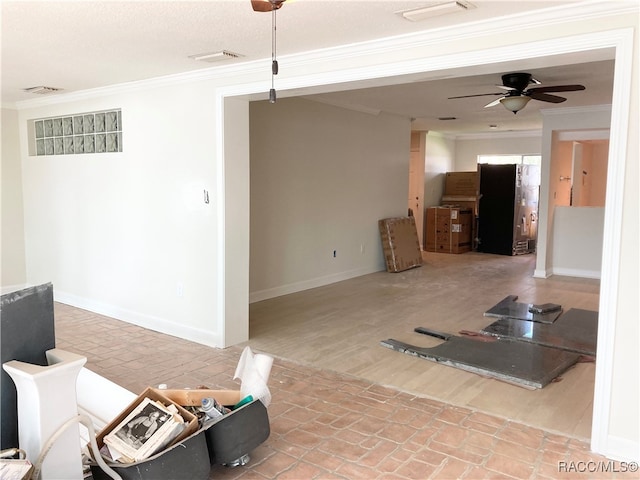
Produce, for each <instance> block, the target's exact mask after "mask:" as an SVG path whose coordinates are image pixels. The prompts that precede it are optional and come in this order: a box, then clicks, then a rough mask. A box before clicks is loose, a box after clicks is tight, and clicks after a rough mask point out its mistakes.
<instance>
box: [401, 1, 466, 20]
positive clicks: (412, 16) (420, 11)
mask: <svg viewBox="0 0 640 480" xmlns="http://www.w3.org/2000/svg"><path fill="white" fill-rule="evenodd" d="M474 8H476V6H475V5H473V4H472V3H469V2H467V1H464V0H458V1H453V2H441V3H434V4H431V5H427V6H426V7H421V8H414V9H412V10H405V11H401V12H396V13H398V14H399V15H401V16H402V17H404V18H405V19H407V20H409V21H411V22H420V21H422V20H427V19H429V18H433V17H438V16H440V15H446V14H448V13H457V12H461V11H465V10H471V9H474Z"/></svg>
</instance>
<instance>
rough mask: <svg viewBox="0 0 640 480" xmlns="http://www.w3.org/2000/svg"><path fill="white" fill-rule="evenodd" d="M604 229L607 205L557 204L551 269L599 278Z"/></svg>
mask: <svg viewBox="0 0 640 480" xmlns="http://www.w3.org/2000/svg"><path fill="white" fill-rule="evenodd" d="M603 232H604V207H556V208H555V215H554V216H553V237H552V241H551V251H552V273H553V274H554V275H567V276H571V277H585V278H600V271H601V263H602V234H603Z"/></svg>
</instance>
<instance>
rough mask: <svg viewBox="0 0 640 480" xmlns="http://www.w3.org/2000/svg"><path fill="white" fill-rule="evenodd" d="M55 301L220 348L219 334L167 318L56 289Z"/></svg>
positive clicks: (54, 292) (54, 293)
mask: <svg viewBox="0 0 640 480" xmlns="http://www.w3.org/2000/svg"><path fill="white" fill-rule="evenodd" d="M53 299H54V301H56V302H59V303H64V304H65V305H70V306H72V307H77V308H82V309H83V310H88V311H90V312H93V313H97V314H100V315H105V316H107V317H111V318H115V319H116V320H121V321H123V322H126V323H130V324H133V325H137V326H139V327H143V328H147V329H149V330H153V331H155V332H160V333H164V334H166V335H171V336H173V337H177V338H181V339H183V340H189V341H191V342H195V343H199V344H201V345H206V346H207V347H213V348H220V345H221V343H220V336H219V335H218V334H217V333H214V332H209V331H205V330H202V329H199V328H194V327H190V326H188V325H184V324H180V323H176V322H172V321H170V320H167V319H165V318H160V317H156V316H153V315H147V314H144V313H140V312H135V311H132V310H127V309H124V308H120V307H118V306H115V305H111V304H107V303H102V302H98V301H96V300H93V299H90V298H84V297H80V296H78V295H74V294H71V293H67V292H61V291H60V290H56V289H55V287H54V291H53Z"/></svg>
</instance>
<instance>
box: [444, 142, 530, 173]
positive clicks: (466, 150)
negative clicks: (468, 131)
mask: <svg viewBox="0 0 640 480" xmlns="http://www.w3.org/2000/svg"><path fill="white" fill-rule="evenodd" d="M541 148H542V132H527V133H524V134H523V133H520V134H519V133H516V132H514V133H508V134H505V133H496V134H493V135H492V134H486V135H461V136H459V137H456V158H455V171H456V172H471V171H473V172H475V171H476V170H477V168H478V155H509V154H516V155H529V154H532V155H539V154H540V150H541Z"/></svg>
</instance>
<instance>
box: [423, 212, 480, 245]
mask: <svg viewBox="0 0 640 480" xmlns="http://www.w3.org/2000/svg"><path fill="white" fill-rule="evenodd" d="M472 219H473V215H472V212H471V209H468V208H459V207H429V208H428V209H427V226H426V231H427V241H426V251H427V252H441V253H464V252H469V251H471V247H472V243H471V242H472V237H471V231H472V225H473V223H472Z"/></svg>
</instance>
